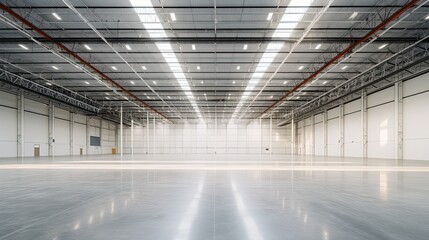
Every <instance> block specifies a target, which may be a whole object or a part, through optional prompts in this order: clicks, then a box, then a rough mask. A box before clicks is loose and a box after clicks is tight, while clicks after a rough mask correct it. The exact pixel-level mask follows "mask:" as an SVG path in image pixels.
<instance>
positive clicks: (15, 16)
mask: <svg viewBox="0 0 429 240" xmlns="http://www.w3.org/2000/svg"><path fill="white" fill-rule="evenodd" d="M0 9H2V10H3V11H4V12H6V13H8V14H9V15H11V16H12V17H13V18H15V19H16V20H18V21H19V22H21V23H22V24H24V25H25V26H27V27H29V28H30V29H31V30H33V31H35V32H36V33H37V34H39V35H40V36H42V37H43V38H45V39H46V40H47V41H49V42H51V43H53V44H55V45H56V46H57V47H59V48H60V49H62V50H63V51H65V52H66V53H68V54H70V55H71V56H72V57H74V58H75V59H76V60H77V61H79V62H80V63H81V64H82V65H84V66H86V67H88V68H89V69H91V70H92V71H93V72H94V73H96V74H97V75H98V76H100V77H101V78H102V79H104V80H106V81H108V82H110V83H112V84H113V85H114V86H115V87H117V88H119V89H120V90H121V91H122V92H125V93H126V94H127V95H128V96H130V97H131V98H132V99H134V100H135V101H137V102H139V103H140V104H142V105H143V106H144V107H145V108H146V109H149V110H150V111H152V112H153V113H155V114H158V115H160V116H161V117H162V118H164V119H165V120H167V121H169V122H170V120H168V118H167V117H166V116H164V115H163V114H162V113H161V112H159V111H158V110H156V109H155V108H153V107H151V106H150V105H149V104H147V103H146V102H144V101H143V100H141V99H140V98H138V97H137V96H136V95H134V94H133V93H131V92H130V91H128V90H127V89H126V88H124V87H123V86H121V85H120V84H118V83H117V82H115V81H114V80H113V79H111V78H110V77H108V76H107V75H106V74H104V73H102V72H101V71H100V70H98V69H97V68H96V67H94V66H93V65H92V64H90V63H89V62H87V61H86V60H84V59H83V58H81V57H80V56H79V55H77V54H76V53H74V52H73V51H72V50H70V49H69V48H67V47H66V46H64V45H63V44H61V43H59V42H57V41H55V40H54V39H53V38H52V37H51V36H49V35H48V34H47V33H45V32H44V31H42V30H41V29H40V28H38V27H36V26H35V25H34V24H32V23H31V22H29V21H27V20H26V19H25V18H23V17H22V16H20V15H19V14H17V13H16V12H14V11H13V10H12V9H10V8H9V7H7V6H6V5H4V4H2V3H0Z"/></svg>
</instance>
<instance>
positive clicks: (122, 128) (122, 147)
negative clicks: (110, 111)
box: [119, 104, 124, 159]
mask: <svg viewBox="0 0 429 240" xmlns="http://www.w3.org/2000/svg"><path fill="white" fill-rule="evenodd" d="M123 125H124V124H123V112H122V104H121V119H120V130H119V142H120V143H119V144H120V149H119V151H120V152H121V159H122V156H123V155H124V134H123V133H124V132H123V131H124V126H123Z"/></svg>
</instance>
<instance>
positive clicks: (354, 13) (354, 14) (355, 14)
mask: <svg viewBox="0 0 429 240" xmlns="http://www.w3.org/2000/svg"><path fill="white" fill-rule="evenodd" d="M357 15H358V12H353V13H352V15H350V17H349V19H354V18H355V17H356V16H357Z"/></svg>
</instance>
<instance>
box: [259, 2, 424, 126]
mask: <svg viewBox="0 0 429 240" xmlns="http://www.w3.org/2000/svg"><path fill="white" fill-rule="evenodd" d="M419 1H420V0H412V1H410V2H409V3H407V4H405V5H404V6H402V7H401V8H400V9H399V10H398V11H396V12H395V13H393V14H392V15H391V16H390V17H389V18H387V19H386V20H384V21H383V22H382V23H380V24H379V25H377V26H376V27H375V28H373V29H372V30H371V31H370V32H369V33H367V34H366V35H365V36H363V37H362V38H361V39H359V40H358V41H356V42H353V43H352V44H350V45H349V46H348V47H347V48H346V49H344V50H343V51H342V52H340V53H339V54H338V55H337V56H335V57H334V58H332V59H331V60H329V62H327V63H325V65H323V66H322V67H321V68H320V69H319V70H317V71H316V72H314V73H313V74H311V76H309V77H307V78H306V79H304V81H302V82H301V83H300V84H298V85H297V86H295V87H294V88H292V89H291V90H289V91H288V92H287V93H286V94H285V95H283V96H282V97H281V98H280V99H279V100H277V101H276V102H275V103H273V104H271V105H270V106H269V107H268V108H267V109H265V111H263V112H262V113H261V114H260V115H258V117H257V118H259V117H260V116H262V115H264V114H265V113H267V112H268V111H269V110H271V109H272V108H274V107H276V106H277V105H278V104H279V103H280V102H282V101H283V100H284V99H286V98H287V97H288V96H290V95H291V94H292V93H293V92H295V91H297V90H298V89H299V88H300V87H302V86H303V85H305V84H306V83H308V82H309V81H311V80H312V79H313V78H315V77H316V76H317V75H319V73H321V72H323V70H325V69H326V68H327V67H329V66H330V65H332V64H333V63H334V62H335V61H337V60H338V59H340V58H341V57H343V56H344V55H346V54H347V53H349V52H351V51H352V50H353V49H354V48H355V47H357V46H358V45H359V44H361V43H363V42H364V41H366V40H368V39H369V38H370V37H371V36H372V35H374V34H375V33H376V32H378V31H379V30H380V29H382V28H384V27H385V26H386V25H387V24H389V23H390V22H392V21H393V20H394V19H395V18H397V17H399V16H400V15H401V14H403V13H404V12H405V11H407V10H408V9H410V8H411V7H413V6H414V5H415V4H416V3H417V2H419Z"/></svg>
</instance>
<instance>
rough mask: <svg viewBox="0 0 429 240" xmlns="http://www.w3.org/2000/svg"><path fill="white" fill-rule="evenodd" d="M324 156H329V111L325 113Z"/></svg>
mask: <svg viewBox="0 0 429 240" xmlns="http://www.w3.org/2000/svg"><path fill="white" fill-rule="evenodd" d="M323 155H324V156H325V157H326V156H328V110H326V109H325V111H324V112H323Z"/></svg>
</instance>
